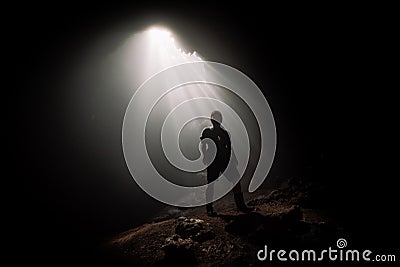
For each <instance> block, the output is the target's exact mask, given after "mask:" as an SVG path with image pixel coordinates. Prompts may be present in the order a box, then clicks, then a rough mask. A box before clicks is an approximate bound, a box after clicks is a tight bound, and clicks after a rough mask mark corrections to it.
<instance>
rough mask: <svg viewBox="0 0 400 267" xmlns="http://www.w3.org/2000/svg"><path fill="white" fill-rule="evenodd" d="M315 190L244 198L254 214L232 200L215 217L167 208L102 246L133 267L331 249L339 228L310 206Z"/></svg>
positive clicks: (230, 261) (293, 187)
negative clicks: (266, 248)
mask: <svg viewBox="0 0 400 267" xmlns="http://www.w3.org/2000/svg"><path fill="white" fill-rule="evenodd" d="M315 191H318V189H316V188H315V186H311V185H307V184H298V183H295V182H293V181H289V182H288V183H286V184H284V185H282V186H281V187H280V188H279V189H276V190H267V191H260V192H259V193H258V194H257V195H255V196H248V197H247V199H248V200H249V201H248V204H249V205H252V206H254V207H255V210H254V211H253V212H251V213H248V214H243V213H239V212H237V211H236V209H235V207H234V203H233V199H232V196H227V197H225V198H224V199H225V200H221V201H219V202H217V203H216V205H215V209H216V211H217V212H218V216H217V217H208V216H207V215H206V214H205V210H204V208H195V209H184V210H176V209H168V210H165V211H163V212H162V213H161V214H160V215H159V216H157V217H156V218H154V221H153V222H151V223H148V224H145V225H142V226H140V227H138V228H135V229H132V230H130V231H127V232H125V233H122V234H120V235H119V236H117V237H115V238H114V239H113V240H111V242H110V244H108V247H109V248H110V250H111V251H113V252H114V255H115V257H118V258H119V259H122V260H123V261H124V262H127V263H130V264H139V265H156V266H160V265H161V266H163V265H170V264H176V263H181V264H183V265H200V266H201V265H204V266H219V265H228V266H232V265H233V266H235V265H237V266H242V265H260V264H261V262H260V261H258V260H257V256H256V255H257V251H258V250H260V249H262V248H263V247H264V245H268V246H269V247H272V248H276V249H284V248H290V249H294V248H301V247H303V248H308V249H311V248H313V247H321V245H326V246H329V245H332V242H335V240H336V239H337V237H338V235H339V234H340V231H341V229H340V227H339V226H338V225H336V224H334V223H333V220H332V219H331V218H329V216H327V215H326V214H323V213H321V212H320V211H318V210H317V209H314V208H312V205H310V199H311V198H312V195H313V194H315Z"/></svg>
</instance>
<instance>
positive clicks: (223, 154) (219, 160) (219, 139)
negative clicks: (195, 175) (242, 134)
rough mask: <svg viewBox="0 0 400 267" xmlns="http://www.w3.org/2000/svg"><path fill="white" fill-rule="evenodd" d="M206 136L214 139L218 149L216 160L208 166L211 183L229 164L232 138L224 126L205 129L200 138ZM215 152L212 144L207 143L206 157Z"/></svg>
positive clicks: (208, 176)
mask: <svg viewBox="0 0 400 267" xmlns="http://www.w3.org/2000/svg"><path fill="white" fill-rule="evenodd" d="M205 138H209V139H211V140H212V141H214V143H215V145H216V149H217V151H216V155H215V158H214V161H213V162H212V163H211V164H210V165H209V166H208V167H207V180H208V182H209V183H211V182H212V181H214V180H216V179H217V178H218V177H219V176H220V174H221V173H223V172H224V171H225V169H226V167H227V166H228V163H229V160H230V158H231V140H230V137H229V134H228V132H227V131H226V130H225V129H223V128H222V127H218V128H216V127H213V128H207V129H204V131H203V133H202V135H201V137H200V139H201V140H203V139H205ZM206 144H207V142H206ZM213 154H214V153H213V151H212V146H211V145H208V144H207V149H206V153H204V157H209V156H210V155H213Z"/></svg>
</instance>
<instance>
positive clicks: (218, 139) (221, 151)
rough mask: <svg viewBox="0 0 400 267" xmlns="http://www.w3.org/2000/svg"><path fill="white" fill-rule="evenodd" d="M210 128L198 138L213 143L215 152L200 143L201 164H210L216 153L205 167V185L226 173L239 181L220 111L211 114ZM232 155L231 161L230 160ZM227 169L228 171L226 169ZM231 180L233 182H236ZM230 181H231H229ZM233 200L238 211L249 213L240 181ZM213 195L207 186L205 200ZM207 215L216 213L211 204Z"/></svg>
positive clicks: (234, 190)
mask: <svg viewBox="0 0 400 267" xmlns="http://www.w3.org/2000/svg"><path fill="white" fill-rule="evenodd" d="M211 123H212V125H213V126H212V127H211V128H206V129H204V130H203V133H202V135H201V137H200V139H201V140H203V139H205V138H209V139H211V140H213V141H214V143H215V145H216V150H217V151H212V150H213V147H214V146H212V145H211V144H209V143H207V142H206V141H205V142H202V145H201V149H202V152H203V156H204V158H203V162H204V164H206V165H207V164H210V163H211V160H212V158H211V157H212V155H214V153H213V152H216V155H215V158H214V160H213V161H212V163H211V164H210V165H209V166H208V167H207V183H211V182H213V181H215V180H216V179H218V177H219V176H220V175H221V174H222V173H224V171H225V170H227V171H226V173H225V174H226V176H228V178H233V177H229V176H234V177H235V179H239V178H240V177H238V176H239V172H238V171H237V168H236V166H237V159H236V157H235V154H234V153H232V152H233V150H232V148H231V140H230V137H229V133H228V132H227V131H226V130H225V129H224V128H223V127H222V126H221V123H222V114H221V112H220V111H218V110H216V111H213V112H212V113H211ZM231 153H232V160H231V161H230V159H231ZM227 168H228V169H227ZM235 179H233V180H234V181H236V180H235ZM230 180H231V179H230ZM233 193H234V198H235V203H236V207H237V209H238V210H239V211H242V212H246V213H247V212H250V211H252V209H251V208H249V207H247V206H246V204H245V203H244V199H243V193H242V190H241V186H240V181H239V182H238V183H237V184H236V185H235V187H234V188H233ZM212 194H213V186H209V187H208V188H207V190H206V199H210V198H211V196H212ZM206 209H207V214H208V215H209V216H216V215H217V213H216V212H214V209H213V205H212V203H209V204H207V205H206Z"/></svg>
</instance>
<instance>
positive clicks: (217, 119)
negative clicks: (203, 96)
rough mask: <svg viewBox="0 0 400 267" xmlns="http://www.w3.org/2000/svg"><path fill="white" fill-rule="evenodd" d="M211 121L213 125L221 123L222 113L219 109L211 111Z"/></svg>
mask: <svg viewBox="0 0 400 267" xmlns="http://www.w3.org/2000/svg"><path fill="white" fill-rule="evenodd" d="M211 123H212V124H213V126H214V127H215V126H220V125H221V123H222V113H221V112H220V111H219V110H214V111H213V112H212V113H211Z"/></svg>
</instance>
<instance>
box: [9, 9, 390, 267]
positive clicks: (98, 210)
mask: <svg viewBox="0 0 400 267" xmlns="http://www.w3.org/2000/svg"><path fill="white" fill-rule="evenodd" d="M390 10H393V9H391V8H390V7H376V6H347V5H343V6H328V5H327V6H319V5H309V6H304V5H296V6H289V5H287V6H280V7H276V6H268V5H267V6H265V7H261V6H254V5H251V4H246V5H245V4H244V3H242V4H238V5H234V4H221V5H218V6H217V5H216V4H214V3H213V4H211V3H205V2H204V3H198V4H192V3H181V4H173V5H172V4H170V3H169V4H160V3H159V4H155V3H153V4H151V5H150V4H148V5H138V4H131V5H124V6H118V5H114V4H111V3H110V4H93V5H89V4H87V5H82V4H76V5H74V4H57V5H54V6H52V5H47V4H42V5H40V4H34V5H21V6H18V7H13V8H11V9H10V10H9V11H10V12H9V13H10V15H11V16H10V17H11V18H10V22H9V23H8V24H7V25H9V26H8V29H9V30H10V35H9V41H8V42H7V44H8V45H10V49H11V50H10V51H11V52H10V54H11V55H13V56H14V60H13V62H14V63H15V65H12V66H13V68H14V69H15V71H16V73H17V77H16V79H15V80H14V84H15V85H17V86H16V88H15V95H14V98H15V99H17V102H18V110H15V114H16V116H15V117H16V118H15V120H14V121H15V123H16V125H15V127H14V129H15V132H16V134H15V136H16V137H17V140H18V141H17V142H18V145H17V146H16V147H17V148H16V149H17V155H18V156H17V157H16V158H15V162H17V164H18V168H17V171H16V174H17V175H18V179H16V180H18V183H20V185H19V187H18V191H19V192H20V194H18V197H15V199H16V201H15V202H13V204H12V207H11V209H12V211H13V215H12V217H13V218H14V219H15V223H14V225H15V226H17V229H18V230H17V232H18V233H19V234H21V237H20V236H19V235H18V238H17V239H18V241H17V242H16V243H17V244H16V245H13V246H12V250H13V251H14V252H15V253H17V254H18V255H21V253H22V254H23V255H25V256H24V257H16V258H15V260H17V261H19V260H22V261H23V260H27V259H28V260H30V261H31V262H34V261H40V262H43V263H53V259H58V260H57V262H66V263H81V262H83V263H109V262H108V261H104V259H103V257H102V256H101V255H100V254H99V251H100V250H98V246H99V244H101V243H102V242H104V241H105V240H107V238H110V237H111V236H112V235H113V234H116V233H119V232H121V231H124V230H127V229H130V228H132V227H134V226H136V225H139V224H141V223H143V222H145V221H146V219H148V218H150V217H151V216H152V215H154V213H155V212H156V211H158V210H159V209H160V208H162V207H163V205H162V204H161V203H158V202H156V201H155V200H152V199H151V198H150V197H148V196H147V195H146V194H145V193H143V192H141V191H140V190H139V189H138V188H137V186H136V184H135V183H134V181H133V179H131V178H130V176H129V172H128V170H127V168H126V166H125V163H124V159H123V155H122V148H121V138H120V131H121V123H122V118H123V114H124V110H125V108H126V105H127V103H128V101H129V98H122V97H118V96H113V95H112V94H111V93H110V95H107V96H106V97H107V99H109V101H110V102H111V103H112V104H109V105H108V104H107V103H108V102H104V103H99V105H98V107H97V108H98V110H100V111H101V112H100V113H101V114H103V115H104V114H106V115H107V119H104V120H103V121H102V120H101V118H100V119H99V120H98V121H96V122H88V121H87V120H85V119H84V118H83V117H85V116H86V114H79V112H75V111H74V103H72V102H71V101H67V100H65V98H64V96H66V94H67V93H66V92H65V90H73V88H72V89H71V87H68V86H67V85H68V84H69V82H70V81H69V80H68V79H69V76H68V75H69V73H70V72H71V68H72V66H76V64H79V62H80V59H81V56H82V53H84V52H85V51H86V49H87V48H88V47H90V44H92V43H93V40H96V39H97V38H99V36H101V35H102V33H103V32H104V31H110V30H112V31H113V29H115V31H114V32H115V43H114V42H110V43H109V44H108V45H109V47H106V48H105V49H112V47H114V46H116V45H118V42H120V39H119V37H120V36H124V34H125V33H126V32H129V31H132V30H134V29H137V28H140V27H143V25H147V24H153V22H159V23H163V24H165V25H167V26H169V27H170V28H171V29H173V30H174V31H175V32H177V33H178V34H179V36H181V37H182V38H183V42H184V43H185V44H186V45H187V46H188V47H191V48H193V49H194V50H196V51H198V52H199V54H200V55H204V56H205V57H206V58H207V59H208V60H211V61H218V62H223V63H227V64H229V65H231V66H234V67H236V68H238V69H239V70H242V71H243V72H245V73H246V74H247V75H248V76H249V77H250V78H251V79H253V81H254V82H255V83H256V84H257V85H258V86H259V87H260V88H261V89H262V90H264V93H265V96H266V98H267V100H268V102H269V104H270V106H271V108H272V111H273V114H274V116H275V120H276V126H277V132H278V145H277V154H276V158H275V161H274V164H273V167H272V170H271V172H270V174H269V176H270V178H269V180H270V184H271V185H272V184H273V183H274V182H278V181H280V180H282V179H287V178H290V177H299V179H301V178H304V177H307V179H308V178H309V179H312V180H313V181H318V183H322V184H324V185H325V186H326V188H328V189H327V190H326V191H324V196H323V198H321V202H320V205H321V206H322V208H323V209H325V210H326V211H327V212H330V213H332V214H333V215H334V216H336V218H337V220H338V222H340V223H341V224H343V225H344V226H345V228H346V229H347V232H348V236H346V237H347V240H348V242H349V241H350V242H351V244H353V245H354V246H355V245H360V246H361V247H365V248H394V246H395V245H394V244H395V240H396V239H397V225H396V222H395V219H394V216H395V214H396V213H397V212H398V208H397V204H396V203H397V197H396V193H397V187H396V186H395V183H396V182H397V181H396V180H397V179H398V174H397V173H396V172H394V169H395V168H394V166H396V162H395V161H396V160H397V158H398V156H397V155H396V148H395V145H394V138H393V137H395V134H394V128H395V127H396V122H397V121H398V120H396V119H397V118H396V116H395V115H396V111H397V109H396V107H397V105H396V103H395V102H396V99H395V98H394V97H393V95H392V94H393V91H394V90H397V88H398V86H395V84H394V83H393V80H394V69H395V68H394V66H396V65H397V62H396V61H395V59H394V50H395V49H394V47H395V44H394V40H395V35H396V31H395V25H396V22H398V21H397V19H396V17H395V16H394V14H392V12H391V11H390ZM120 25H124V26H120ZM210 40H212V42H211V41H210ZM210 43H212V44H213V45H212V47H211V45H209V44H210ZM393 64H394V66H393ZM90 92H91V91H90V90H89V89H88V94H90ZM70 93H74V92H71V91H69V92H68V94H70ZM89 97H90V96H88V98H89ZM82 101H83V103H84V100H82ZM80 104H82V103H80ZM77 105H78V103H77ZM14 109H16V108H14ZM74 127H75V128H76V129H79V130H80V131H82V132H86V133H88V135H87V136H82V135H78V134H74V133H75V131H74V129H71V128H74ZM88 136H95V138H90V137H88ZM393 154H394V156H393ZM14 206H15V207H14ZM21 239H22V240H23V241H21ZM397 247H398V245H397Z"/></svg>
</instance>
